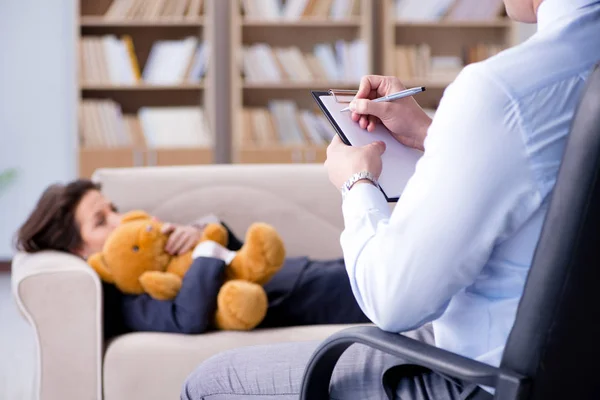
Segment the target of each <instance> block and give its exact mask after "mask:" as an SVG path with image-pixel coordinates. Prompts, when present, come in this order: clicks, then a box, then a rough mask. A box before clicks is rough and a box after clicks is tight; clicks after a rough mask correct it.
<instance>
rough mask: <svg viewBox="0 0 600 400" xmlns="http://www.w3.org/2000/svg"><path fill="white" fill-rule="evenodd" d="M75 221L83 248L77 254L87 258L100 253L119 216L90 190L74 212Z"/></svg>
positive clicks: (109, 203) (113, 208)
mask: <svg viewBox="0 0 600 400" xmlns="http://www.w3.org/2000/svg"><path fill="white" fill-rule="evenodd" d="M75 221H76V222H77V225H78V226H79V232H80V234H81V238H82V239H83V247H82V248H81V249H80V250H79V251H78V252H77V253H78V254H79V255H80V256H82V257H84V258H87V257H89V256H90V255H92V254H94V253H96V252H98V251H102V247H103V246H104V242H106V239H107V238H108V235H110V234H111V232H112V231H113V230H114V229H115V228H116V227H117V225H119V223H120V221H121V215H120V214H119V213H118V212H117V210H116V208H115V206H114V205H113V204H112V203H111V202H110V201H109V200H108V199H107V198H106V197H104V196H103V195H102V194H101V193H100V192H99V191H97V190H90V191H89V192H87V193H86V194H85V195H84V196H83V197H82V198H81V201H80V202H79V205H78V206H77V209H76V210H75Z"/></svg>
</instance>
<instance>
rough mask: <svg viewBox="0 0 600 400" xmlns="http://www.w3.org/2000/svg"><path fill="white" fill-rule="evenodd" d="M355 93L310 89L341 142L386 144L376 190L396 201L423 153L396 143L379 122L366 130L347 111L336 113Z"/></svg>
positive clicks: (359, 144)
mask: <svg viewBox="0 0 600 400" xmlns="http://www.w3.org/2000/svg"><path fill="white" fill-rule="evenodd" d="M356 93H357V91H356V90H343V89H330V90H328V91H319V90H311V94H312V96H313V98H314V99H315V101H316V102H317V105H318V106H319V108H320V109H321V111H322V112H323V114H325V116H326V117H327V120H328V121H329V123H330V124H331V125H332V126H333V128H334V130H335V131H336V133H337V135H338V136H339V137H340V139H341V140H342V142H344V143H345V144H347V145H348V146H364V145H367V144H369V143H372V142H375V141H382V142H384V143H385V144H386V150H385V153H383V155H382V156H381V160H382V162H383V168H382V172H381V175H380V177H379V189H380V190H381V192H382V193H383V195H384V196H385V198H386V200H387V201H388V202H389V203H393V202H397V201H398V200H399V199H400V196H401V194H402V191H403V190H404V188H405V187H406V184H407V183H408V181H409V179H410V178H411V177H412V175H413V174H414V172H415V167H416V164H417V161H419V159H420V158H421V156H422V155H423V152H422V151H420V150H417V149H413V148H410V147H407V146H404V145H403V144H401V143H400V142H398V141H397V140H396V139H394V137H393V136H392V134H391V133H390V131H389V130H388V129H387V128H386V127H385V126H383V125H382V124H378V125H377V126H376V128H375V131H374V132H367V131H366V130H364V129H362V128H360V126H358V123H356V122H354V121H352V117H351V113H349V112H346V113H342V112H340V110H342V109H343V108H345V107H346V106H347V105H348V103H350V102H351V101H352V100H353V99H354V96H355V95H356Z"/></svg>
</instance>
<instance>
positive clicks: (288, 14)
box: [283, 0, 309, 21]
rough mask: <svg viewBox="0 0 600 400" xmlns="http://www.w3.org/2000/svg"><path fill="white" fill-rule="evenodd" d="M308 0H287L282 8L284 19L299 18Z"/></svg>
mask: <svg viewBox="0 0 600 400" xmlns="http://www.w3.org/2000/svg"><path fill="white" fill-rule="evenodd" d="M308 2H309V0H287V1H286V3H285V6H284V8H283V18H284V19H286V20H292V21H293V20H297V19H300V17H301V16H302V13H304V10H305V9H306V6H307V5H308Z"/></svg>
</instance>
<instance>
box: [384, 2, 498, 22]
mask: <svg viewBox="0 0 600 400" xmlns="http://www.w3.org/2000/svg"><path fill="white" fill-rule="evenodd" d="M503 10H504V5H503V2H502V0H396V2H395V11H396V19H398V20H400V21H423V22H433V21H441V20H448V21H486V20H494V19H496V18H498V17H499V16H500V15H501V13H502V11H503Z"/></svg>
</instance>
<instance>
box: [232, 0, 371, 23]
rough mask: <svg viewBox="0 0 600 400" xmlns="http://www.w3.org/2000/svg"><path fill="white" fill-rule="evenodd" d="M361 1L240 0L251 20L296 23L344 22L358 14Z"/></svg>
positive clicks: (242, 7)
mask: <svg viewBox="0 0 600 400" xmlns="http://www.w3.org/2000/svg"><path fill="white" fill-rule="evenodd" d="M360 2H361V0H286V1H281V0H241V1H240V5H241V9H242V12H243V15H244V16H245V18H247V19H251V20H281V21H297V20H300V19H306V18H322V19H332V20H344V19H348V18H352V17H354V16H358V15H359V14H360Z"/></svg>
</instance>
